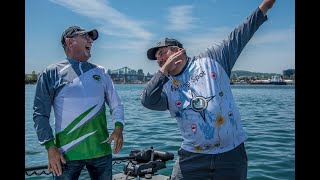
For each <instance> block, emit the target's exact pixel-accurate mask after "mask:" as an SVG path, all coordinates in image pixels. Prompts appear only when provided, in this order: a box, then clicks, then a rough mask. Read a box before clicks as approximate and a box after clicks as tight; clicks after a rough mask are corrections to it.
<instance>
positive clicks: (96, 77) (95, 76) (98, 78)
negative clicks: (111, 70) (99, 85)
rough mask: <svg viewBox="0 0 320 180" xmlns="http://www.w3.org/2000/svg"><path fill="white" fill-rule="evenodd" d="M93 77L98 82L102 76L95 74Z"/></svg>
mask: <svg viewBox="0 0 320 180" xmlns="http://www.w3.org/2000/svg"><path fill="white" fill-rule="evenodd" d="M92 78H93V79H94V80H96V81H98V82H101V77H100V76H99V75H96V74H95V75H93V76H92Z"/></svg>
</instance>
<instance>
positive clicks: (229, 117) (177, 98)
mask: <svg viewBox="0 0 320 180" xmlns="http://www.w3.org/2000/svg"><path fill="white" fill-rule="evenodd" d="M274 3H275V0H263V1H262V3H261V4H260V5H259V7H257V8H256V9H255V10H254V11H253V12H252V14H251V15H250V16H249V17H248V18H247V19H246V20H245V21H244V22H243V23H241V24H240V25H239V26H238V27H237V28H235V29H234V30H233V31H232V32H231V33H230V35H229V36H228V37H227V38H226V39H225V40H224V41H222V42H221V44H219V45H217V46H210V47H208V48H207V49H206V50H205V51H203V52H202V53H200V54H199V55H198V56H195V57H188V56H187V55H186V51H185V49H184V48H183V45H182V44H181V43H180V42H179V41H178V40H176V39H171V38H164V39H162V40H161V41H160V42H158V43H157V44H156V46H155V47H152V48H150V49H149V50H148V51H147V57H148V59H150V60H156V61H157V63H158V65H159V66H160V70H159V71H158V72H157V73H156V74H155V76H154V77H153V78H152V79H151V80H150V81H149V82H148V83H147V85H146V87H145V89H144V90H143V92H142V94H141V103H142V105H143V106H145V107H146V108H148V109H151V110H158V111H165V110H169V111H170V114H171V116H172V117H175V119H176V120H177V123H178V127H179V129H180V132H181V135H182V137H183V142H182V144H181V148H180V149H179V150H178V155H179V157H178V159H177V161H176V163H175V165H174V167H173V171H172V175H171V178H172V179H184V180H185V179H190V180H195V179H215V180H216V179H217V180H222V179H224V180H225V179H226V180H244V179H247V167H248V159H247V154H246V150H245V146H244V141H245V140H246V139H247V134H246V132H245V131H244V129H243V127H242V124H241V118H240V113H239V110H238V108H237V106H236V104H235V102H234V98H233V95H232V91H231V88H230V74H231V69H232V67H233V66H234V64H235V62H236V60H237V58H238V57H239V55H240V53H241V51H242V50H243V48H244V47H245V45H246V44H247V43H248V41H249V40H250V39H251V37H252V36H253V34H254V33H255V32H256V31H257V30H258V28H259V27H260V26H261V25H262V24H263V23H264V22H265V21H266V20H267V16H266V13H267V11H268V10H269V9H270V8H271V7H272V6H273V4H274Z"/></svg>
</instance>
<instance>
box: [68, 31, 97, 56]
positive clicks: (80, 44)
mask: <svg viewBox="0 0 320 180" xmlns="http://www.w3.org/2000/svg"><path fill="white" fill-rule="evenodd" d="M69 39H70V43H69V45H68V47H69V49H70V56H71V57H73V58H75V59H77V60H79V61H87V60H88V59H89V58H90V57H91V53H90V52H91V47H92V43H93V40H92V39H91V38H90V36H89V35H88V34H87V33H86V34H78V35H76V36H74V37H72V38H69Z"/></svg>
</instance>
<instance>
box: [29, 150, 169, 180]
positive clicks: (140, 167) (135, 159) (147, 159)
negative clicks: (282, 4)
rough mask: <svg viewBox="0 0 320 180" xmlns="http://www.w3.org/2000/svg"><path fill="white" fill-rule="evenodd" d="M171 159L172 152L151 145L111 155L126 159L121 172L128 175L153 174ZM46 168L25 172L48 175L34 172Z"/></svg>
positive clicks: (42, 166) (30, 168) (30, 169)
mask: <svg viewBox="0 0 320 180" xmlns="http://www.w3.org/2000/svg"><path fill="white" fill-rule="evenodd" d="M173 159H174V155H173V153H170V152H164V151H158V150H155V149H153V147H151V148H150V149H148V150H132V151H130V154H129V156H123V157H113V158H112V161H128V162H127V163H126V164H125V165H124V167H123V173H124V174H130V176H143V175H145V174H154V173H155V172H157V171H158V170H159V169H163V168H166V162H167V161H169V160H173ZM47 168H48V165H40V166H31V167H25V174H26V175H28V176H31V175H41V174H46V175H49V174H51V173H52V172H49V173H47V172H45V171H42V172H41V173H37V172H36V171H39V170H43V169H47ZM30 171H33V172H32V173H31V174H29V173H28V172H30Z"/></svg>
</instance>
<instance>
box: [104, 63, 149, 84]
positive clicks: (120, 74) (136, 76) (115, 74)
mask: <svg viewBox="0 0 320 180" xmlns="http://www.w3.org/2000/svg"><path fill="white" fill-rule="evenodd" d="M108 74H109V75H110V76H111V78H112V80H113V81H114V82H115V83H144V82H146V81H149V80H150V79H151V78H152V77H153V75H149V73H148V75H145V74H144V73H143V70H142V69H139V70H138V71H136V70H133V69H130V68H129V67H122V68H119V69H116V70H110V69H109V70H108Z"/></svg>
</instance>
